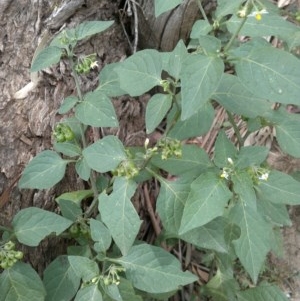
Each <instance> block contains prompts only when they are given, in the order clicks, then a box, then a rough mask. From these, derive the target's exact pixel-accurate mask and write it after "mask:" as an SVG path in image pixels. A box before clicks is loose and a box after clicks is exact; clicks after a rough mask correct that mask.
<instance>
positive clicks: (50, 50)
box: [30, 46, 63, 72]
mask: <svg viewBox="0 0 300 301" xmlns="http://www.w3.org/2000/svg"><path fill="white" fill-rule="evenodd" d="M62 54H63V51H62V50H61V49H60V48H58V47H53V46H50V47H46V48H44V49H43V50H41V51H40V52H39V53H38V54H37V55H36V57H35V58H34V60H33V62H32V65H31V68H30V71H31V72H37V71H40V70H42V69H45V68H47V67H50V66H51V65H54V64H56V63H58V62H59V61H60V57H61V56H62Z"/></svg>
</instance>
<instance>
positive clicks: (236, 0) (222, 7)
mask: <svg viewBox="0 0 300 301" xmlns="http://www.w3.org/2000/svg"><path fill="white" fill-rule="evenodd" d="M243 2H244V0H231V1H230V2H228V1H227V0H218V6H217V9H216V18H217V19H218V20H221V18H222V17H225V16H227V15H231V14H232V12H233V11H237V10H238V8H239V7H240V5H241V4H242V3H243Z"/></svg>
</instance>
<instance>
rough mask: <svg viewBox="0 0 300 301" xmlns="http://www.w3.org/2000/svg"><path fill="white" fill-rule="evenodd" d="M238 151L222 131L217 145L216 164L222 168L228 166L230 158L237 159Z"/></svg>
mask: <svg viewBox="0 0 300 301" xmlns="http://www.w3.org/2000/svg"><path fill="white" fill-rule="evenodd" d="M236 153H237V150H236V148H235V146H234V145H233V143H232V142H231V141H230V140H229V139H228V138H227V136H226V134H225V132H224V131H221V132H220V133H219V135H218V137H217V140H216V143H215V153H214V162H215V164H216V165H217V166H218V167H220V168H222V167H224V166H228V158H231V159H232V160H233V159H234V158H235V156H236Z"/></svg>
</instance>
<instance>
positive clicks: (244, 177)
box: [231, 171, 256, 210]
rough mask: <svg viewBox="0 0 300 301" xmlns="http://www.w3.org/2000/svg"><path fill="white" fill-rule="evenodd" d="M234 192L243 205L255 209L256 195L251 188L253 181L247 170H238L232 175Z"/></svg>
mask: <svg viewBox="0 0 300 301" xmlns="http://www.w3.org/2000/svg"><path fill="white" fill-rule="evenodd" d="M231 180H232V182H233V189H234V192H235V193H236V194H237V195H238V196H239V198H240V200H241V201H242V202H243V203H244V204H245V206H250V207H251V208H253V210H256V195H255V191H254V189H253V182H252V179H251V177H250V176H249V175H248V173H247V172H244V171H239V172H236V173H235V174H233V175H232V177H231Z"/></svg>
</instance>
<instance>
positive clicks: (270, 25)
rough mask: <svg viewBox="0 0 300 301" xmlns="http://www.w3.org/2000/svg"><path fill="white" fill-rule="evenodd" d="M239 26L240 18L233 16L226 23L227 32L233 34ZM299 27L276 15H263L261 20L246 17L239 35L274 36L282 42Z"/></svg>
mask: <svg viewBox="0 0 300 301" xmlns="http://www.w3.org/2000/svg"><path fill="white" fill-rule="evenodd" d="M240 24H241V18H239V17H238V16H236V15H235V14H233V15H232V17H231V18H230V19H229V20H228V21H227V22H226V25H227V28H228V30H229V31H230V32H231V33H232V34H234V33H235V32H236V30H237V29H238V27H239V26H240ZM298 30H299V27H298V26H296V25H294V24H293V23H290V22H288V21H286V19H284V18H282V17H280V16H278V15H276V14H272V13H269V14H263V15H262V18H261V20H256V18H255V17H254V16H253V17H248V18H247V21H246V23H245V24H244V25H243V27H242V29H241V31H240V34H241V35H243V36H250V37H263V36H276V37H279V38H280V39H282V40H285V41H287V40H288V39H289V38H290V37H291V36H292V35H293V34H295V32H297V31H298Z"/></svg>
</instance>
